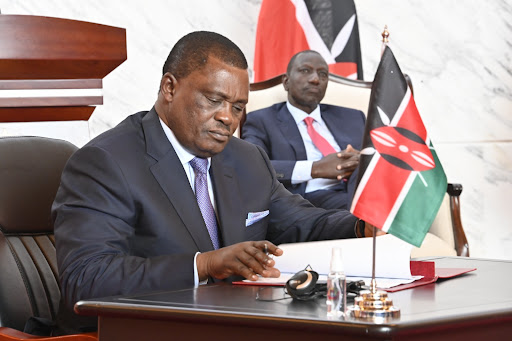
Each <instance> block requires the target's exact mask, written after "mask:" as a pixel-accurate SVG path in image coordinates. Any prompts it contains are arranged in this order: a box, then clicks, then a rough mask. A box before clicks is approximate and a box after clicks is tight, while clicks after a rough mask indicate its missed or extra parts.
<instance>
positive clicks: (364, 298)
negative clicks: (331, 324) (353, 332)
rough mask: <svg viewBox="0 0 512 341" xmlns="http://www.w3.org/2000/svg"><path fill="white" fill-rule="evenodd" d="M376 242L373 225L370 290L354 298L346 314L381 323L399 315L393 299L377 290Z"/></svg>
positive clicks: (398, 309)
mask: <svg viewBox="0 0 512 341" xmlns="http://www.w3.org/2000/svg"><path fill="white" fill-rule="evenodd" d="M376 244H377V228H376V227H375V226H373V259H372V281H371V283H370V290H364V291H361V292H360V293H359V296H357V297H356V298H354V305H351V306H348V307H347V316H348V317H353V318H357V319H362V320H367V321H372V322H375V323H382V322H385V321H387V320H389V319H394V318H398V317H400V308H397V307H395V306H393V300H391V299H390V298H389V297H388V293H387V292H385V291H380V290H377V281H376V280H375V253H376V252H375V247H376Z"/></svg>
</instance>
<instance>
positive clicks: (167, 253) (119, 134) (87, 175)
mask: <svg viewBox="0 0 512 341" xmlns="http://www.w3.org/2000/svg"><path fill="white" fill-rule="evenodd" d="M211 177H212V183H213V188H214V192H215V200H216V204H217V215H218V220H219V230H220V234H221V237H222V241H223V245H224V246H227V245H231V244H235V243H238V242H241V241H246V240H263V239H268V240H270V241H272V242H274V243H276V244H278V243H283V242H295V241H306V240H319V239H331V238H348V237H354V231H353V230H354V224H355V220H356V218H355V217H354V216H352V215H350V214H349V213H348V212H346V211H334V210H332V211H326V210H322V209H317V208H314V207H313V206H311V204H309V202H307V201H305V200H303V199H302V198H301V197H300V196H298V195H292V194H291V193H290V192H288V191H287V190H286V189H285V188H284V187H283V186H282V185H281V184H280V183H279V181H277V179H276V177H275V172H274V171H273V168H272V166H271V164H270V161H269V160H268V158H267V156H266V155H265V153H263V152H262V151H261V149H259V148H258V147H256V146H254V145H252V144H250V143H247V142H245V141H242V140H240V139H238V138H232V139H231V141H230V142H229V143H228V145H227V146H226V148H225V149H224V151H223V152H221V153H220V154H218V155H216V156H214V157H212V165H211ZM265 210H270V214H269V215H268V216H266V217H265V218H263V219H262V220H260V221H258V222H256V223H254V224H253V225H251V226H249V227H246V226H245V219H246V218H247V214H248V213H249V212H261V211H265ZM53 217H54V222H55V239H56V248H57V261H58V267H59V276H60V281H61V290H62V298H63V301H64V303H65V304H61V309H62V310H61V312H59V316H60V320H61V321H62V317H63V316H64V319H67V320H68V321H67V322H64V323H68V324H71V322H69V317H67V316H66V314H71V315H73V314H72V313H71V312H70V311H69V309H71V308H72V306H73V304H74V303H75V302H76V301H78V300H80V299H87V298H94V297H102V296H110V295H120V294H131V293H135V292H144V291H153V290H167V289H179V288H185V287H192V286H193V285H194V276H193V269H194V267H193V259H194V255H195V253H196V252H206V251H211V250H213V246H212V243H211V240H210V238H209V234H208V231H207V229H206V226H205V223H204V221H203V219H202V216H201V213H200V210H199V207H198V205H197V202H196V199H195V195H194V193H193V191H192V189H191V187H190V184H189V181H188V179H187V176H186V174H185V171H184V169H183V167H182V165H181V163H180V161H179V159H178V156H177V155H176V153H175V151H174V149H173V148H172V145H171V144H170V143H169V141H168V139H167V137H166V136H165V133H164V131H163V129H162V127H161V125H160V122H159V119H158V116H157V114H156V112H155V110H154V109H153V110H151V111H149V112H140V113H138V114H135V115H132V116H130V117H128V118H127V119H125V120H124V121H123V122H121V123H120V124H119V125H118V126H117V127H115V128H113V129H111V130H110V131H108V132H106V133H104V134H102V135H100V136H98V137H97V138H95V139H93V140H92V141H91V142H89V143H88V144H87V145H86V146H84V147H83V148H81V149H80V150H78V151H77V152H76V153H75V154H74V155H73V156H72V157H71V158H70V160H69V162H68V164H67V165H66V168H65V170H64V172H63V175H62V179H61V186H60V188H59V190H58V193H57V196H56V199H55V202H54V204H53ZM66 310H67V311H66ZM71 315H70V316H71ZM72 322H73V321H72ZM73 323H74V322H73ZM77 327H78V326H76V325H75V326H74V327H72V328H68V329H66V331H67V332H73V331H78V330H87V329H78V328H77Z"/></svg>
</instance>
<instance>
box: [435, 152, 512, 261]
mask: <svg viewBox="0 0 512 341" xmlns="http://www.w3.org/2000/svg"><path fill="white" fill-rule="evenodd" d="M436 149H437V151H438V154H439V158H440V159H441V160H442V164H443V167H444V169H445V172H446V175H447V177H448V181H449V182H453V183H461V184H462V185H463V191H462V194H461V197H460V205H461V216H462V224H463V226H464V230H465V231H466V235H467V238H468V242H469V250H470V255H471V256H472V257H483V258H500V259H512V228H511V221H512V209H511V208H510V207H511V206H510V205H511V203H512V143H510V142H508V143H463V144H458V143H453V144H438V145H437V146H436Z"/></svg>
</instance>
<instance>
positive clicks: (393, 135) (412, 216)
mask: <svg viewBox="0 0 512 341" xmlns="http://www.w3.org/2000/svg"><path fill="white" fill-rule="evenodd" d="M359 167H360V170H359V178H358V181H357V188H356V191H355V195H354V199H353V201H352V207H351V210H350V211H351V212H352V213H353V214H354V215H355V216H357V217H358V218H360V219H362V220H364V221H367V222H369V223H370V224H372V225H374V226H375V227H378V228H380V229H382V230H383V231H385V232H388V233H390V234H392V235H394V236H396V237H398V238H400V239H402V240H404V241H406V242H408V243H410V244H412V245H415V246H418V247H419V246H421V243H422V242H423V239H424V238H425V235H426V234H427V232H428V230H429V229H430V226H431V225H432V222H433V221H434V218H435V217H436V215H437V212H438V210H439V207H440V206H441V202H442V200H443V197H444V195H445V193H446V187H447V182H446V175H445V173H444V171H443V167H442V166H441V163H440V162H439V159H438V157H437V153H436V151H435V149H434V146H433V145H432V141H431V140H430V137H429V136H428V134H427V131H426V129H425V126H424V125H423V121H422V120H421V117H420V115H419V112H418V110H417V108H416V104H415V102H414V98H413V96H412V93H411V89H410V88H409V86H408V84H407V82H406V79H405V77H404V75H403V74H402V72H401V71H400V68H399V66H398V63H397V61H396V59H395V57H394V55H393V53H392V52H391V49H390V48H389V47H386V48H385V50H384V53H383V55H382V59H381V61H380V64H379V67H378V69H377V72H376V74H375V79H374V81H373V86H372V92H371V95H370V104H369V108H368V118H367V120H366V127H365V132H364V137H363V149H362V150H361V158H360V163H359Z"/></svg>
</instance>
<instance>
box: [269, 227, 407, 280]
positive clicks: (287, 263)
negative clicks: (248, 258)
mask: <svg viewBox="0 0 512 341" xmlns="http://www.w3.org/2000/svg"><path fill="white" fill-rule="evenodd" d="M333 247H340V248H341V250H342V257H343V263H344V267H345V275H346V276H347V277H372V257H373V238H353V239H338V240H326V241H318V242H306V243H291V244H281V245H279V248H281V249H282V250H283V255H282V256H280V257H274V260H275V262H276V265H275V267H276V268H277V269H279V270H280V271H281V272H282V273H292V274H293V273H296V272H298V271H300V270H304V269H305V268H306V267H307V266H308V265H309V266H310V267H311V268H312V269H313V270H314V271H316V272H318V274H320V275H327V274H328V273H329V266H330V261H331V249H332V248H333ZM411 250H412V245H410V244H408V243H406V242H404V241H402V240H400V239H398V238H396V237H394V236H392V235H390V234H387V235H382V236H378V237H377V240H376V258H375V277H376V278H379V277H380V278H399V279H411V280H412V279H414V278H413V277H412V276H411V268H410V258H411ZM378 282H379V281H378V280H377V283H378Z"/></svg>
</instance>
